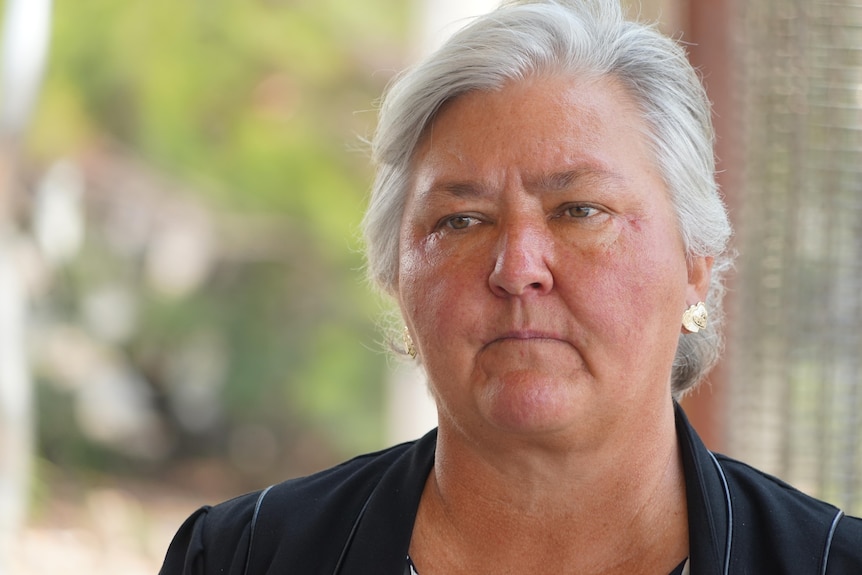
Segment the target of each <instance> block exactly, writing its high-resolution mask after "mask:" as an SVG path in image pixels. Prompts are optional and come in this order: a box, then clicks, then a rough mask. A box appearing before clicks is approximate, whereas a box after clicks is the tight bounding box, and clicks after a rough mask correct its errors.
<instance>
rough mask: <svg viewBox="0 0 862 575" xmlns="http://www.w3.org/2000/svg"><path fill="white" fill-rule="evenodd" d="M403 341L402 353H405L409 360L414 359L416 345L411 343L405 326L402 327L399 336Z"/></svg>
mask: <svg viewBox="0 0 862 575" xmlns="http://www.w3.org/2000/svg"><path fill="white" fill-rule="evenodd" d="M401 336H402V338H403V339H404V351H406V352H407V355H409V356H410V358H411V359H416V345H415V344H414V343H413V338H412V337H410V330H409V329H407V326H406V325H405V326H404V332H403V333H402V334H401Z"/></svg>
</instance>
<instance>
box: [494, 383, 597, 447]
mask: <svg viewBox="0 0 862 575" xmlns="http://www.w3.org/2000/svg"><path fill="white" fill-rule="evenodd" d="M578 392H579V389H578V386H577V385H572V384H571V382H560V381H558V380H551V379H544V380H543V379H538V380H536V379H534V378H529V379H526V380H524V379H523V378H519V380H518V381H506V382H505V383H503V382H500V383H498V384H497V385H492V386H490V387H489V388H488V389H486V390H485V393H483V397H482V398H481V402H482V404H483V405H482V411H485V417H486V419H487V420H488V421H490V422H491V423H492V425H493V426H494V427H496V428H498V429H500V430H506V431H509V432H511V433H524V434H536V433H553V432H558V431H562V430H564V429H566V428H568V427H570V426H571V425H572V424H573V423H575V422H577V421H578V420H580V419H582V417H581V414H582V413H583V412H584V410H585V407H587V406H586V403H585V402H584V398H583V397H582V395H583V394H582V393H578Z"/></svg>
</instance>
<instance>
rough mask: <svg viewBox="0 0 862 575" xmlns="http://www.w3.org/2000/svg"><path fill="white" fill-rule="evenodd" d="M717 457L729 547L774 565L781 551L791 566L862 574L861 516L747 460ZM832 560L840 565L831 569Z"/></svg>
mask: <svg viewBox="0 0 862 575" xmlns="http://www.w3.org/2000/svg"><path fill="white" fill-rule="evenodd" d="M716 460H717V461H718V462H719V464H720V466H721V469H722V471H723V473H724V476H725V479H726V481H727V489H728V492H729V494H730V499H731V503H732V509H733V514H734V516H733V520H732V521H733V530H734V537H733V539H734V546H735V547H736V549H737V551H742V553H741V555H757V554H765V555H768V556H771V557H772V558H773V559H772V561H773V563H772V564H773V565H774V561H775V560H776V559H775V558H776V557H778V556H783V557H784V558H785V559H784V560H786V561H788V563H789V566H790V567H792V566H793V565H795V567H796V568H798V567H799V566H800V565H799V563H798V562H799V561H802V562H803V563H804V562H809V561H810V562H811V563H812V565H814V564H816V565H818V568H820V569H822V568H823V567H825V566H826V565H827V564H828V565H829V567H830V569H829V571H828V572H829V573H849V572H854V573H855V572H859V573H862V519H859V518H856V517H850V516H847V515H845V514H844V513H843V512H842V511H841V510H840V509H839V508H837V507H835V506H834V505H832V504H829V503H826V502H824V501H821V500H819V499H816V498H814V497H811V496H809V495H807V494H805V493H802V492H801V491H800V490H798V489H796V488H795V487H793V486H791V485H790V484H788V483H786V482H784V481H782V480H781V479H778V478H777V477H774V476H772V475H770V474H768V473H764V472H763V471H760V470H758V469H755V468H754V467H751V466H750V465H747V464H745V463H742V462H740V461H737V460H734V459H731V458H729V457H726V456H722V455H716ZM791 563H792V564H791ZM837 565H842V566H844V570H837V571H833V570H832V568H833V567H836V566H837ZM849 566H853V567H854V569H852V570H849V571H848V570H847V569H846V568H849ZM820 572H823V573H825V572H827V571H820Z"/></svg>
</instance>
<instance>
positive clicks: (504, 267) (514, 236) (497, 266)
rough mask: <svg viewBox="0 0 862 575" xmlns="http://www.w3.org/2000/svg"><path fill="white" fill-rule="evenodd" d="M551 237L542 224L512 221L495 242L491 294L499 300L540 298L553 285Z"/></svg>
mask: <svg viewBox="0 0 862 575" xmlns="http://www.w3.org/2000/svg"><path fill="white" fill-rule="evenodd" d="M552 250H553V237H552V236H551V234H550V233H549V232H548V230H547V224H546V223H545V222H542V223H541V224H540V223H535V222H534V223H531V224H527V223H525V222H512V223H511V224H510V225H508V226H506V227H505V229H503V230H502V233H501V234H500V237H499V239H498V241H497V253H496V254H495V255H496V260H495V262H494V269H493V271H492V272H491V275H490V276H489V278H488V281H489V284H490V286H491V291H492V292H493V293H494V294H495V295H498V296H501V297H510V296H518V297H520V296H524V295H527V294H531V293H534V294H536V295H543V294H546V293H548V292H549V291H550V290H551V288H553V286H554V276H553V273H552V272H551V269H550V267H549V261H550V256H551V253H552Z"/></svg>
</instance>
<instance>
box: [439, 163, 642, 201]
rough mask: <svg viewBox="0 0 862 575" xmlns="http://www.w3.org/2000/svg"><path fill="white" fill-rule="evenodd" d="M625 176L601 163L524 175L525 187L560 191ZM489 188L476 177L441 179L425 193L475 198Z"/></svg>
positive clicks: (620, 179) (620, 180)
mask: <svg viewBox="0 0 862 575" xmlns="http://www.w3.org/2000/svg"><path fill="white" fill-rule="evenodd" d="M624 181H625V178H623V177H622V176H620V175H619V174H617V173H616V172H613V171H611V170H608V169H606V168H604V167H601V166H595V165H590V166H584V167H578V168H574V169H571V170H563V171H561V172H552V173H549V174H541V175H539V176H536V177H532V178H528V179H527V180H526V181H525V186H526V188H527V189H528V190H531V191H533V192H537V193H544V192H561V191H565V190H568V189H571V188H573V187H574V186H576V185H578V184H579V183H584V182H587V183H590V182H592V183H603V184H613V185H617V186H618V185H621V184H623V183H624ZM491 192H492V190H491V189H490V188H489V187H488V186H487V185H485V184H484V183H482V182H478V181H469V180H467V181H464V180H453V181H445V180H444V181H441V182H437V183H435V184H434V185H432V186H431V187H430V188H428V190H427V191H426V195H429V196H436V195H447V196H454V197H456V198H477V197H483V196H488V195H490V194H491Z"/></svg>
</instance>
